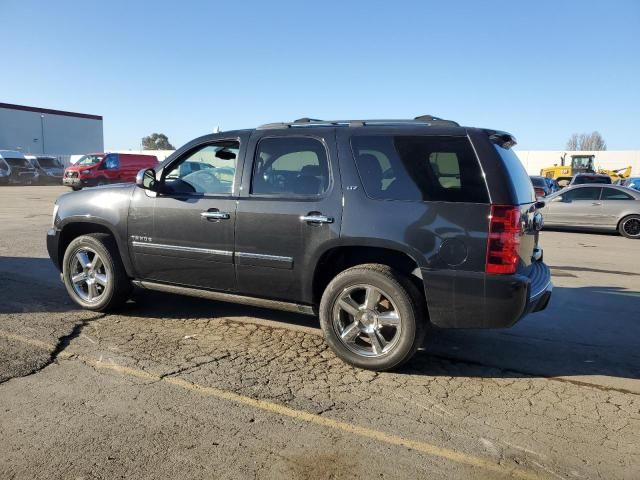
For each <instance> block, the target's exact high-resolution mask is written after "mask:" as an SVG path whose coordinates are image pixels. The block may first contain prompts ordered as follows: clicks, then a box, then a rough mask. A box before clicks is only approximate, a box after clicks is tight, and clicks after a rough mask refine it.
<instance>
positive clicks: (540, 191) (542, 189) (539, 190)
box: [533, 187, 545, 197]
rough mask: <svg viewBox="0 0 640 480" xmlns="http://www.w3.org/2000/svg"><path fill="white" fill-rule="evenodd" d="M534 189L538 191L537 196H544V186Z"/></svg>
mask: <svg viewBox="0 0 640 480" xmlns="http://www.w3.org/2000/svg"><path fill="white" fill-rule="evenodd" d="M533 190H534V191H535V192H536V197H544V195H545V193H544V188H540V187H533Z"/></svg>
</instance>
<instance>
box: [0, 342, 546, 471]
mask: <svg viewBox="0 0 640 480" xmlns="http://www.w3.org/2000/svg"><path fill="white" fill-rule="evenodd" d="M0 337H4V338H6V339H9V340H15V341H19V342H22V343H25V344H28V345H32V346H35V347H39V348H42V349H44V350H48V351H53V349H54V348H55V347H54V346H53V345H50V344H48V343H45V342H41V341H40V340H35V339H31V338H27V337H23V336H21V335H16V334H13V333H10V332H5V331H3V330H0ZM62 353H63V354H65V355H63V357H64V358H69V357H70V356H71V355H70V354H66V352H62ZM77 358H78V359H79V360H81V361H83V362H85V363H87V364H89V365H91V366H93V367H95V368H97V369H105V370H111V371H115V372H117V373H120V374H122V375H128V376H132V377H137V378H142V379H146V380H154V381H161V382H164V383H167V384H169V385H173V386H175V387H178V388H182V389H184V390H189V391H192V392H195V393H198V394H200V395H205V396H209V397H214V398H217V399H220V400H226V401H229V402H233V403H236V404H240V405H247V406H250V407H253V408H256V409H259V410H263V411H265V412H269V413H275V414H278V415H281V416H284V417H289V418H292V419H295V420H300V421H303V422H306V423H311V424H314V425H318V426H321V427H325V428H330V429H333V430H339V431H342V432H346V433H350V434H353V435H357V436H359V437H364V438H368V439H371V440H376V441H378V442H383V443H387V444H389V445H395V446H400V447H405V448H410V449H412V450H415V451H417V452H421V453H424V454H427V455H430V456H432V457H439V458H442V459H445V460H450V461H453V462H457V463H460V464H463V465H468V466H471V467H477V468H481V469H484V470H487V471H489V472H493V473H495V474H498V475H508V476H511V477H513V478H521V479H526V480H532V479H539V478H541V477H540V475H538V474H537V473H535V472H533V471H528V470H523V469H521V468H516V467H508V466H506V465H499V464H497V463H495V462H494V461H492V460H489V459H487V458H483V457H478V456H475V455H469V454H466V453H463V452H459V451H457V450H452V449H449V448H443V447H438V446H437V445H432V444H430V443H427V442H423V441H419V440H412V439H409V438H404V437H401V436H399V435H394V434H391V433H386V432H382V431H380V430H374V429H372V428H367V427H362V426H359V425H354V424H352V423H348V422H342V421H340V420H334V419H332V418H328V417H322V416H320V415H316V414H314V413H309V412H306V411H304V410H296V409H294V408H290V407H287V406H284V405H281V404H278V403H273V402H270V401H267V400H258V399H255V398H252V397H247V396H244V395H240V394H238V393H235V392H231V391H228V390H221V389H219V388H215V387H207V386H204V385H199V384H197V383H192V382H188V381H186V380H183V379H181V378H177V377H161V376H159V375H156V374H153V373H149V372H146V371H144V370H139V369H136V368H129V367H124V366H121V365H116V364H114V363H107V362H103V361H100V360H95V359H91V358H86V357H81V356H78V357H77Z"/></svg>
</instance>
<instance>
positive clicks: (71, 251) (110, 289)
mask: <svg viewBox="0 0 640 480" xmlns="http://www.w3.org/2000/svg"><path fill="white" fill-rule="evenodd" d="M83 248H90V249H92V250H95V251H96V252H97V253H98V255H100V258H101V259H102V263H103V265H104V268H105V271H106V273H107V278H108V279H109V281H108V282H107V287H106V290H105V292H104V294H103V295H102V298H101V299H100V301H99V302H92V303H89V302H86V301H84V300H83V299H82V298H81V297H80V296H78V294H77V293H76V291H75V289H74V288H73V283H72V282H71V276H70V271H71V262H72V260H73V258H74V257H75V255H76V253H77V252H78V251H79V250H82V249H83ZM62 266H63V268H62V278H63V282H64V286H65V288H66V289H67V293H68V294H69V296H70V297H71V298H72V300H73V301H74V302H76V303H77V304H78V305H80V306H81V307H82V308H86V309H88V310H102V309H104V308H105V307H106V306H107V305H108V304H109V303H110V302H111V299H112V298H113V296H114V294H115V290H116V285H115V282H116V281H117V279H116V275H115V271H114V266H113V259H112V258H111V254H110V253H109V252H108V251H107V249H106V248H105V246H104V245H103V244H102V242H100V241H99V240H97V239H95V238H93V237H91V236H81V237H78V238H76V239H75V240H73V241H72V242H71V243H70V244H69V246H68V247H67V250H66V251H65V253H64V259H63V262H62Z"/></svg>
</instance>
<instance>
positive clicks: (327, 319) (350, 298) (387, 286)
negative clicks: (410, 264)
mask: <svg viewBox="0 0 640 480" xmlns="http://www.w3.org/2000/svg"><path fill="white" fill-rule="evenodd" d="M423 304H424V300H423V298H422V296H421V295H420V292H419V290H418V289H417V288H416V286H415V285H413V283H411V281H410V280H409V279H408V278H406V277H404V276H403V275H401V274H399V273H397V272H395V271H394V270H393V269H392V268H391V267H388V266H386V265H379V264H365V265H358V266H356V267H353V268H350V269H348V270H345V271H344V272H342V273H340V274H339V275H337V276H336V277H335V278H334V279H333V280H332V281H331V282H330V283H329V285H328V286H327V288H326V289H325V291H324V294H323V295H322V300H321V302H320V324H321V326H322V330H323V332H324V336H325V338H326V341H327V343H328V344H329V346H330V347H331V348H332V349H333V350H334V352H336V354H337V355H338V356H339V357H340V358H342V359H343V360H344V361H346V362H348V363H350V364H352V365H354V366H357V367H361V368H366V369H369V370H389V369H392V368H395V367H398V366H400V365H401V364H402V363H404V362H405V361H407V360H409V358H411V357H412V356H413V354H414V353H415V351H416V349H417V348H418V347H419V346H420V345H421V343H422V340H423V338H424V332H425V323H426V321H427V320H426V318H425V316H424V307H423Z"/></svg>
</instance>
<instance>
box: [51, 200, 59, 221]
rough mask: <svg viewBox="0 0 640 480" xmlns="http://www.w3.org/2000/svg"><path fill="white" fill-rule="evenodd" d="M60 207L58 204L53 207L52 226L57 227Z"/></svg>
mask: <svg viewBox="0 0 640 480" xmlns="http://www.w3.org/2000/svg"><path fill="white" fill-rule="evenodd" d="M59 207H60V205H58V204H57V203H56V204H55V205H54V206H53V220H52V221H51V225H52V226H54V227H55V226H56V216H57V215H58V208H59Z"/></svg>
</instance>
